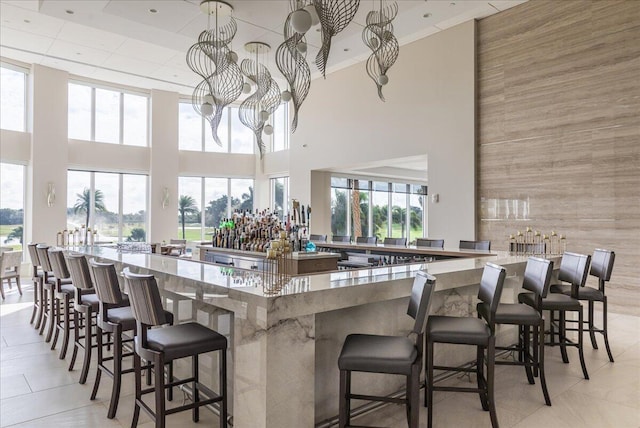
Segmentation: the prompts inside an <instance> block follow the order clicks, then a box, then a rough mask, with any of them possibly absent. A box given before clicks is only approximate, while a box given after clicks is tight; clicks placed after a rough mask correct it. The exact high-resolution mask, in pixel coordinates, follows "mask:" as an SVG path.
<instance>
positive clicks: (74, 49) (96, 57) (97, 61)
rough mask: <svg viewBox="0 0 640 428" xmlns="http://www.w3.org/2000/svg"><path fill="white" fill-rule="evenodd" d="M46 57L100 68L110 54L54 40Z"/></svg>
mask: <svg viewBox="0 0 640 428" xmlns="http://www.w3.org/2000/svg"><path fill="white" fill-rule="evenodd" d="M47 55H48V56H52V57H58V58H63V59H69V60H72V61H80V62H83V63H85V64H93V65H97V66H100V65H102V64H103V63H104V62H105V60H106V59H107V58H108V57H109V56H110V55H111V54H110V53H109V52H106V51H103V50H100V49H92V48H88V47H86V46H82V45H78V44H75V43H69V42H65V41H62V40H56V41H54V42H53V43H52V44H51V47H50V48H49V50H48V51H47Z"/></svg>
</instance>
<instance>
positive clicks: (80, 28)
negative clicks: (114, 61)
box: [58, 22, 127, 52]
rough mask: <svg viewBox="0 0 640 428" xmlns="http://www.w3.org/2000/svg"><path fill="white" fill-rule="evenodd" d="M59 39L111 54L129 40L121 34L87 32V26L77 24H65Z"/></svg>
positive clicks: (96, 30) (94, 30)
mask: <svg viewBox="0 0 640 428" xmlns="http://www.w3.org/2000/svg"><path fill="white" fill-rule="evenodd" d="M58 39H60V40H63V41H66V42H71V43H77V44H79V45H83V46H88V47H93V48H97V49H101V50H104V51H109V52H113V51H115V50H116V49H118V47H120V45H122V44H123V43H124V42H125V41H126V40H127V38H126V37H124V36H121V35H120V34H116V33H112V32H108V31H102V30H99V29H97V28H93V29H91V31H87V27H86V26H85V25H80V24H76V23H75V22H67V23H65V24H64V26H63V27H62V30H60V33H59V34H58Z"/></svg>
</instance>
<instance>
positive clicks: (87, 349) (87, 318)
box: [79, 307, 92, 384]
mask: <svg viewBox="0 0 640 428" xmlns="http://www.w3.org/2000/svg"><path fill="white" fill-rule="evenodd" d="M91 330H92V329H91V307H89V308H87V312H86V313H85V314H84V359H83V361H82V371H81V372H80V380H79V382H80V384H84V383H86V382H87V376H88V375H89V366H90V365H91V335H92V334H91Z"/></svg>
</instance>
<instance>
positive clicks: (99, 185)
mask: <svg viewBox="0 0 640 428" xmlns="http://www.w3.org/2000/svg"><path fill="white" fill-rule="evenodd" d="M124 189H126V192H125V191H124ZM146 223H147V176H146V175H138V174H120V173H109V172H89V171H68V173H67V230H69V231H74V230H75V229H81V228H82V226H83V225H85V226H87V227H89V228H91V230H95V231H97V232H98V240H100V241H111V242H114V241H146V239H147V237H146V229H147V227H146Z"/></svg>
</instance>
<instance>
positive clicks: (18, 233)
mask: <svg viewBox="0 0 640 428" xmlns="http://www.w3.org/2000/svg"><path fill="white" fill-rule="evenodd" d="M22 231H23V228H22V226H18V227H16V228H15V229H13V230H12V231H11V232H10V233H9V234H8V235H7V239H5V240H4V243H5V244H6V243H8V242H9V241H11V240H12V239H18V240H20V243H21V244H22V234H23V232H22Z"/></svg>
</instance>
